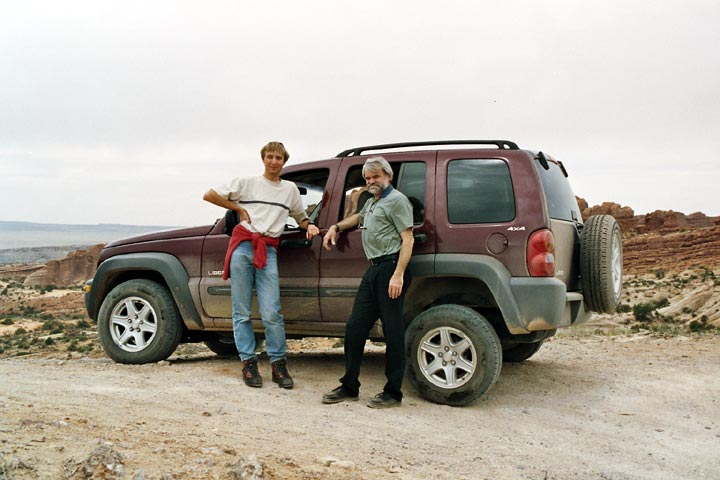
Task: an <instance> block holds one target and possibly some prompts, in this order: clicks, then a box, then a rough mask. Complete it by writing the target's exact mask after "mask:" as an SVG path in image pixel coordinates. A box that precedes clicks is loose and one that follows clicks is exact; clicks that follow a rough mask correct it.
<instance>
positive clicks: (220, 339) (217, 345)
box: [203, 334, 238, 357]
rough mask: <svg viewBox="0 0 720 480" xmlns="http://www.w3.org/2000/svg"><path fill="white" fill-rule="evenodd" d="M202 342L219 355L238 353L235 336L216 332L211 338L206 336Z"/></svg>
mask: <svg viewBox="0 0 720 480" xmlns="http://www.w3.org/2000/svg"><path fill="white" fill-rule="evenodd" d="M203 343H205V346H206V347H208V348H209V349H210V350H212V351H213V352H215V353H217V354H218V355H220V356H221V357H230V356H233V357H236V356H237V355H238V351H237V347H235V338H234V337H233V336H232V335H222V334H217V335H215V336H213V337H212V338H208V339H207V340H205V341H204V342H203Z"/></svg>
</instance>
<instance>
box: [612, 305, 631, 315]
mask: <svg viewBox="0 0 720 480" xmlns="http://www.w3.org/2000/svg"><path fill="white" fill-rule="evenodd" d="M615 311H616V312H617V313H628V312H632V307H631V306H630V305H628V304H627V303H621V304H620V305H618V306H617V308H616V309H615Z"/></svg>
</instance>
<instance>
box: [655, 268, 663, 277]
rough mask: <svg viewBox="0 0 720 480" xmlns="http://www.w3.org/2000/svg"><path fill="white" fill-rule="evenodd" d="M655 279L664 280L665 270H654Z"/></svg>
mask: <svg viewBox="0 0 720 480" xmlns="http://www.w3.org/2000/svg"><path fill="white" fill-rule="evenodd" d="M655 278H657V279H660V278H665V270H663V269H662V268H659V269H657V270H655Z"/></svg>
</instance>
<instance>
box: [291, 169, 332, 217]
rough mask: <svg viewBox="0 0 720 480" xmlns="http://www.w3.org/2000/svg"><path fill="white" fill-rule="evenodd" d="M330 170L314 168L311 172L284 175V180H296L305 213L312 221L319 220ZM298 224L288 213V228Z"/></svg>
mask: <svg viewBox="0 0 720 480" xmlns="http://www.w3.org/2000/svg"><path fill="white" fill-rule="evenodd" d="M329 175H330V171H329V170H328V169H326V168H325V169H321V170H313V171H310V172H299V173H294V174H290V175H286V176H285V175H284V176H283V177H282V178H283V180H288V181H290V182H294V183H295V185H297V186H298V189H299V190H300V199H301V200H302V203H303V207H304V208H305V213H306V214H307V216H308V217H310V221H311V222H315V221H316V220H317V217H318V215H320V209H321V208H322V199H323V195H324V194H325V185H326V184H327V180H328V176H329ZM297 227H298V224H297V222H296V221H295V219H294V218H293V217H291V216H289V215H288V218H287V221H286V228H297Z"/></svg>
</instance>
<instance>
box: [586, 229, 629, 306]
mask: <svg viewBox="0 0 720 480" xmlns="http://www.w3.org/2000/svg"><path fill="white" fill-rule="evenodd" d="M622 262H623V255H622V235H621V233H620V226H619V225H618V223H617V221H615V219H614V218H613V217H612V216H610V215H593V216H591V217H589V218H588V219H587V221H586V222H585V226H584V227H583V230H582V238H581V239H580V277H581V278H580V280H581V286H582V291H583V297H584V301H585V305H586V306H587V307H588V308H589V309H590V310H592V311H593V312H598V313H613V312H615V309H616V308H617V306H618V305H619V303H620V296H621V294H622V272H623V265H622Z"/></svg>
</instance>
